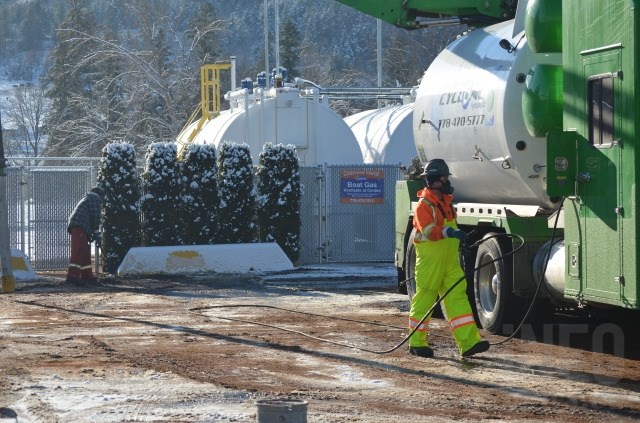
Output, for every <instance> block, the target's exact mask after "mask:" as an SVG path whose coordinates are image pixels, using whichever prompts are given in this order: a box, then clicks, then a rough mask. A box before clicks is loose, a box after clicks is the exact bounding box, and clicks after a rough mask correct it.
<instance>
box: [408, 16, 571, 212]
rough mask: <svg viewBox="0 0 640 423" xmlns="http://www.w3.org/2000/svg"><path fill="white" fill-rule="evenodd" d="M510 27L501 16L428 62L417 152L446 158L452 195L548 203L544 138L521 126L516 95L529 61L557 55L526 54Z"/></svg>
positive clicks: (416, 117) (416, 121)
mask: <svg viewBox="0 0 640 423" xmlns="http://www.w3.org/2000/svg"><path fill="white" fill-rule="evenodd" d="M513 28H514V21H507V22H503V23H499V24H497V25H493V26H490V27H487V28H483V29H478V30H475V31H472V32H471V33H470V34H468V35H467V36H464V37H461V38H460V39H458V40H456V41H454V42H453V43H452V44H450V45H449V46H448V47H447V49H446V50H444V51H443V52H442V53H440V55H438V57H437V58H436V59H435V60H434V61H433V63H432V64H431V66H430V67H429V69H428V70H427V71H426V72H425V74H424V76H423V78H422V82H421V84H420V88H419V89H418V94H417V97H416V103H415V109H414V113H413V127H414V135H415V142H416V150H417V152H418V155H419V157H420V159H421V161H422V162H426V161H427V160H429V159H433V158H442V159H444V160H446V161H447V164H448V165H449V169H450V171H451V173H452V174H453V177H452V183H453V185H454V186H455V196H456V201H459V202H476V203H491V204H519V205H532V206H533V205H535V206H541V207H549V208H552V207H553V203H552V201H551V200H550V199H549V197H548V196H547V195H546V192H545V188H546V169H545V165H546V162H547V159H546V138H545V137H544V136H541V137H533V136H532V135H530V133H529V131H528V130H527V127H526V125H525V119H524V117H523V95H524V93H525V92H526V90H527V81H528V78H529V77H530V74H531V73H532V71H531V70H532V68H533V67H534V66H535V65H537V64H549V65H556V64H559V63H561V60H562V57H561V53H551V54H541V53H534V52H532V51H531V49H530V48H529V45H528V44H527V42H526V38H525V36H524V31H521V32H519V33H516V34H514V29H513ZM501 40H505V41H502V43H501ZM506 41H508V42H509V45H507V44H506ZM500 44H503V47H501V46H500ZM505 47H507V48H505Z"/></svg>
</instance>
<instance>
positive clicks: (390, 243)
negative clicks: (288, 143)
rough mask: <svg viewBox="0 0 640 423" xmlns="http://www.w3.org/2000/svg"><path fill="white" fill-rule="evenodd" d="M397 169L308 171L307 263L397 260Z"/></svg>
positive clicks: (304, 235) (320, 168) (304, 176)
mask: <svg viewBox="0 0 640 423" xmlns="http://www.w3.org/2000/svg"><path fill="white" fill-rule="evenodd" d="M400 178H401V170H400V168H399V167H398V166H394V165H353V166H351V165H349V166H346V165H332V166H326V167H325V166H318V167H303V168H302V169H301V183H302V184H303V186H304V194H303V196H302V205H301V217H302V230H301V236H300V238H301V262H302V264H309V263H319V262H325V261H326V262H375V261H380V262H382V261H392V260H393V254H394V242H395V184H396V181H397V180H398V179H400Z"/></svg>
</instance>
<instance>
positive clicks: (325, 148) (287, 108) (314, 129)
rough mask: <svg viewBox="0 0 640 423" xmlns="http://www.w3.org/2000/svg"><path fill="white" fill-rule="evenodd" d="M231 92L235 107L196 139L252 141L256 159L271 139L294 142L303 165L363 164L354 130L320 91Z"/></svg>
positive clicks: (206, 126) (186, 133) (207, 125)
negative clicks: (330, 106)
mask: <svg viewBox="0 0 640 423" xmlns="http://www.w3.org/2000/svg"><path fill="white" fill-rule="evenodd" d="M225 97H226V98H227V99H228V100H229V101H230V103H231V108H230V109H229V110H224V111H222V112H221V113H220V115H219V116H217V117H216V118H214V119H212V120H210V121H208V122H207V123H205V124H204V126H203V127H202V128H201V129H200V131H199V132H198V134H197V135H196V136H195V138H194V139H193V142H195V143H200V144H213V145H215V146H216V148H218V147H219V146H220V144H221V143H222V142H224V141H227V142H235V143H247V144H248V145H249V148H250V150H251V157H252V159H253V162H254V164H257V163H258V161H259V156H260V152H261V151H262V148H263V146H264V144H265V143H268V142H270V143H273V144H292V145H294V146H295V147H296V151H297V153H298V157H299V159H300V164H301V165H303V166H314V165H319V164H324V163H327V164H362V154H361V153H360V147H359V146H358V142H357V140H356V138H355V136H354V135H353V133H352V132H351V129H350V128H349V126H348V125H347V124H346V123H345V122H344V121H343V120H342V118H341V117H340V116H339V115H337V114H336V113H335V112H334V111H332V110H331V109H330V108H329V105H328V100H327V99H326V98H324V97H321V96H319V95H318V94H317V91H315V90H304V91H302V90H299V89H298V88H294V87H280V88H271V89H270V90H269V91H268V92H267V91H265V90H263V89H262V88H258V89H255V90H253V93H250V92H249V90H248V89H246V88H243V89H240V90H236V91H234V92H230V93H227V95H226V96H225ZM197 125H198V122H195V123H193V124H192V125H191V126H190V127H189V128H187V130H186V131H183V134H182V139H178V142H185V140H186V138H187V137H188V136H189V135H190V134H191V133H192V131H193V130H194V129H195V128H197Z"/></svg>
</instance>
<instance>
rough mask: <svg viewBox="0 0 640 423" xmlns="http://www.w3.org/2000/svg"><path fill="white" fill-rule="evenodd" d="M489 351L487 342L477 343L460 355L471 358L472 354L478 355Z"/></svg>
mask: <svg viewBox="0 0 640 423" xmlns="http://www.w3.org/2000/svg"><path fill="white" fill-rule="evenodd" d="M488 350H489V342H488V341H479V342H476V344H475V345H474V346H473V347H471V348H469V349H468V350H466V351H465V352H463V353H462V356H463V357H471V356H472V355H474V354H480V353H483V352H485V351H488Z"/></svg>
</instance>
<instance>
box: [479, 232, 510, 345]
mask: <svg viewBox="0 0 640 423" xmlns="http://www.w3.org/2000/svg"><path fill="white" fill-rule="evenodd" d="M495 235H497V234H495V233H488V234H486V235H485V237H484V238H485V239H486V238H489V237H491V236H495ZM509 251H510V250H509V246H508V244H507V243H506V242H500V240H499V238H495V237H494V238H490V239H487V240H486V241H484V242H483V243H482V244H480V246H479V247H478V253H477V255H476V262H475V263H476V264H475V267H476V270H475V272H474V278H473V291H474V296H475V303H476V309H477V313H478V320H479V321H480V324H481V325H482V327H483V328H484V329H485V330H488V331H489V332H491V333H494V334H498V333H503V331H505V330H507V329H508V328H505V325H508V324H512V323H513V320H514V319H513V316H514V315H515V311H516V310H517V308H518V307H519V304H520V301H519V300H518V299H517V298H516V297H515V295H514V294H513V289H512V277H511V268H510V267H511V266H510V265H509V264H508V263H507V260H508V259H504V260H500V257H503V256H504V255H505V254H507V253H508V252H509ZM493 260H496V261H495V262H493V263H491V264H487V263H490V262H491V261H493ZM483 265H485V266H484V267H481V266H483ZM479 267H481V268H480V269H478V268H479Z"/></svg>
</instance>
